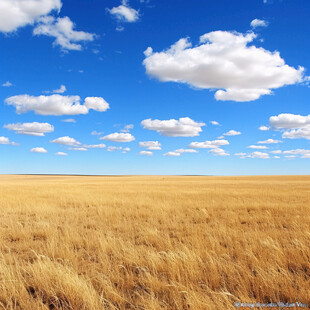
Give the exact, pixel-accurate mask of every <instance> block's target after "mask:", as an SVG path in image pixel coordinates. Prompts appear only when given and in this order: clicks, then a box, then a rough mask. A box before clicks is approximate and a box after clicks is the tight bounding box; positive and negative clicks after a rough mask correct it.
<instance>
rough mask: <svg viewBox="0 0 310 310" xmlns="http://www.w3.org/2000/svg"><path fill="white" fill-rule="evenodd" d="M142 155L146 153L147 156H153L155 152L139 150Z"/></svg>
mask: <svg viewBox="0 0 310 310" xmlns="http://www.w3.org/2000/svg"><path fill="white" fill-rule="evenodd" d="M139 154H140V155H146V156H153V152H150V151H141V152H139Z"/></svg>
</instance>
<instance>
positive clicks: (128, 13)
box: [108, 0, 139, 23]
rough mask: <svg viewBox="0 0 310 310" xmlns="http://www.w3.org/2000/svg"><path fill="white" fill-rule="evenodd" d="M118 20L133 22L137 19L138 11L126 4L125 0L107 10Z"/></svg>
mask: <svg viewBox="0 0 310 310" xmlns="http://www.w3.org/2000/svg"><path fill="white" fill-rule="evenodd" d="M108 11H109V12H110V14H111V15H112V16H114V17H115V18H116V19H117V20H118V21H120V22H127V23H134V22H136V21H137V20H138V19H139V12H138V11H137V10H135V9H133V8H131V7H130V6H129V5H128V1H127V0H123V1H122V4H121V5H119V6H117V7H114V8H112V9H110V10H108Z"/></svg>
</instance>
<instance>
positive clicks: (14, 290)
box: [0, 175, 310, 310]
mask: <svg viewBox="0 0 310 310" xmlns="http://www.w3.org/2000/svg"><path fill="white" fill-rule="evenodd" d="M0 237H1V238H0V309H23V310H36V309H74V310H83V309H84V310H86V309H87V310H88V309H89V310H100V309H145V310H153V309H193V310H200V309H212V310H213V309H235V306H234V303H235V302H237V301H241V302H248V303H250V302H265V303H269V302H279V301H282V302H297V301H300V302H304V303H307V304H310V290H309V288H310V263H309V262H310V177H309V176H260V177H202V176H184V177H183V176H30V175H29V176H22V175H20V176H18V175H17V176H5V175H3V176H0ZM290 309H295V308H290ZM296 309H297V308H296ZM298 309H300V308H298Z"/></svg>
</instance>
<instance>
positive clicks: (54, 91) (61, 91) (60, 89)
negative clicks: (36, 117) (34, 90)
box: [43, 85, 67, 94]
mask: <svg viewBox="0 0 310 310" xmlns="http://www.w3.org/2000/svg"><path fill="white" fill-rule="evenodd" d="M66 90H67V88H66V86H65V85H60V87H59V88H58V89H54V90H52V91H49V90H46V91H44V92H43V93H45V94H48V93H54V94H63V93H64V92H65V91H66Z"/></svg>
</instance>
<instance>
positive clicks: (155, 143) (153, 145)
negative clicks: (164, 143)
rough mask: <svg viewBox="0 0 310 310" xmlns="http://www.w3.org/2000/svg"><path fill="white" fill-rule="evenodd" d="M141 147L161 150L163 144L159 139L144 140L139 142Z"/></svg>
mask: <svg viewBox="0 0 310 310" xmlns="http://www.w3.org/2000/svg"><path fill="white" fill-rule="evenodd" d="M139 146H140V147H146V148H147V149H148V150H152V151H155V150H161V144H160V143H159V142H158V141H142V142H139Z"/></svg>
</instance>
